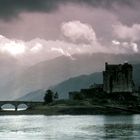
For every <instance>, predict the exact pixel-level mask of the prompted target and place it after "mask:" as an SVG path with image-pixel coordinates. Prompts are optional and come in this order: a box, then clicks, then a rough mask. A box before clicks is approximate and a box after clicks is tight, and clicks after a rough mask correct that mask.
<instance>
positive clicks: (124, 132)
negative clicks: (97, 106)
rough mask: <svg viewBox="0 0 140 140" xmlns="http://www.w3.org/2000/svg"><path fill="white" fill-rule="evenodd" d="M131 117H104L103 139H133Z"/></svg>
mask: <svg viewBox="0 0 140 140" xmlns="http://www.w3.org/2000/svg"><path fill="white" fill-rule="evenodd" d="M133 120H134V118H133V116H105V117H104V133H105V137H104V138H105V139H127V138H129V140H133V139H134V133H133V131H134V123H133Z"/></svg>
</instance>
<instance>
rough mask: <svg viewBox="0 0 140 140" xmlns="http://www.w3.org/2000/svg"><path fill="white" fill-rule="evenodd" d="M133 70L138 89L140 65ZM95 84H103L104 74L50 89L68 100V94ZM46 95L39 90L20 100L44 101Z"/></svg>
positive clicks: (86, 76) (80, 78)
mask: <svg viewBox="0 0 140 140" xmlns="http://www.w3.org/2000/svg"><path fill="white" fill-rule="evenodd" d="M133 68H134V69H133V80H134V82H135V85H136V88H137V87H138V86H140V77H139V76H138V75H139V72H140V64H137V65H133ZM94 83H98V84H100V83H103V75H102V72H100V73H93V74H90V75H81V76H78V77H74V78H70V79H68V80H66V81H63V82H61V83H59V84H58V85H55V86H52V87H50V89H52V90H53V91H54V92H58V93H59V98H68V92H70V91H79V90H80V89H82V88H88V87H89V86H90V85H93V84H94ZM44 93H45V90H44V89H42V90H37V91H34V92H31V93H28V94H26V95H25V96H23V97H21V98H20V100H34V101H38V100H39V101H43V97H44ZM38 97H39V98H38Z"/></svg>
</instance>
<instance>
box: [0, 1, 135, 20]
mask: <svg viewBox="0 0 140 140" xmlns="http://www.w3.org/2000/svg"><path fill="white" fill-rule="evenodd" d="M135 1H136V0H135ZM67 3H77V4H87V5H91V6H96V7H102V8H111V7H112V5H113V4H114V3H115V4H119V5H125V6H133V3H134V1H133V2H132V0H0V18H2V19H10V18H13V17H16V16H18V14H20V13H21V12H52V11H54V10H56V9H57V8H58V6H59V5H60V4H67Z"/></svg>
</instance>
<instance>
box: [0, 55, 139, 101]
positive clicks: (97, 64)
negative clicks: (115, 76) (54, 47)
mask: <svg viewBox="0 0 140 140" xmlns="http://www.w3.org/2000/svg"><path fill="white" fill-rule="evenodd" d="M125 61H128V62H129V63H132V64H136V63H140V54H133V55H128V54H119V55H117V54H116V55H115V54H104V53H96V54H78V55H77V54H75V55H73V56H60V57H57V58H55V59H52V60H47V61H43V62H40V63H38V64H35V65H33V66H30V67H28V68H26V69H24V70H23V71H22V72H18V73H17V72H16V71H15V72H14V73H15V74H14V75H15V76H13V77H12V78H11V79H10V80H9V77H8V76H9V75H7V76H4V77H3V78H1V79H0V81H1V82H2V81H3V79H8V81H7V82H6V83H5V84H4V86H3V87H0V91H2V93H4V94H3V95H4V96H5V97H6V98H5V99H7V98H8V99H9V97H11V96H12V97H13V99H14V98H15V99H16V98H19V97H21V96H24V95H26V94H27V93H30V92H32V91H37V90H38V89H48V88H49V87H50V86H53V85H57V84H59V83H61V82H63V81H65V80H67V79H69V78H71V77H77V76H80V75H84V74H87V75H89V74H91V73H95V72H101V71H102V70H104V63H105V62H108V63H115V64H118V63H124V62H125Z"/></svg>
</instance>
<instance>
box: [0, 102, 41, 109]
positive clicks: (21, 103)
mask: <svg viewBox="0 0 140 140" xmlns="http://www.w3.org/2000/svg"><path fill="white" fill-rule="evenodd" d="M6 104H10V105H13V106H14V107H15V111H17V110H18V106H19V105H26V106H27V109H31V108H34V107H35V106H38V105H43V102H34V101H0V110H2V106H3V105H6Z"/></svg>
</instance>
